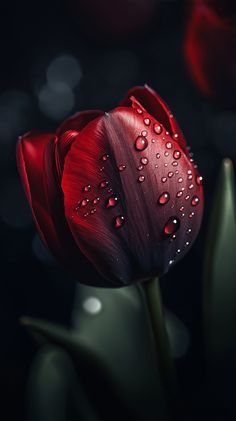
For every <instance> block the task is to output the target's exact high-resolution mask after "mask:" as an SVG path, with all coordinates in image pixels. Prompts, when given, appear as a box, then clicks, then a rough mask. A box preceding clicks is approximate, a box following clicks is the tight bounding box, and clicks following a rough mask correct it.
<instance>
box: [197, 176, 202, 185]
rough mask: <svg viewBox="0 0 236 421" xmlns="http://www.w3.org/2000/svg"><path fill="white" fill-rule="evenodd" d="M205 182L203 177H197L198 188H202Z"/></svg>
mask: <svg viewBox="0 0 236 421" xmlns="http://www.w3.org/2000/svg"><path fill="white" fill-rule="evenodd" d="M202 181H203V177H202V176H201V175H197V177H196V183H197V185H198V186H200V185H201V184H202Z"/></svg>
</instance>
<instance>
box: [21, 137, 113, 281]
mask: <svg viewBox="0 0 236 421" xmlns="http://www.w3.org/2000/svg"><path fill="white" fill-rule="evenodd" d="M54 153H55V135H52V134H39V133H28V134H26V135H25V136H23V137H22V138H21V139H20V141H19V143H18V147H17V162H18V168H19V173H20V175H21V179H22V182H23V185H24V188H25V191H26V195H27V198H28V201H29V204H30V206H31V209H32V213H33V217H34V220H35V223H36V226H37V229H38V232H39V235H40V237H41V239H42V241H43V242H44V244H45V245H46V246H47V247H48V248H49V249H50V250H51V252H52V253H53V255H54V256H55V257H56V258H58V259H59V260H60V261H61V262H62V263H63V264H64V265H66V266H69V267H70V269H71V270H72V271H74V272H75V273H78V274H79V276H80V279H81V281H84V282H85V283H90V280H91V283H93V282H97V283H96V284H97V285H99V284H101V285H106V282H105V281H104V280H102V279H101V277H98V274H97V273H96V272H95V271H94V270H93V268H92V267H91V265H90V264H89V263H88V261H87V259H86V258H84V256H83V255H82V254H81V253H80V251H79V249H78V248H77V247H76V245H75V243H74V240H73V237H72V235H71V233H70V230H69V227H68V224H67V222H66V219H65V216H64V204H63V194H62V191H61V188H60V187H59V185H58V179H57V172H56V164H55V160H54Z"/></svg>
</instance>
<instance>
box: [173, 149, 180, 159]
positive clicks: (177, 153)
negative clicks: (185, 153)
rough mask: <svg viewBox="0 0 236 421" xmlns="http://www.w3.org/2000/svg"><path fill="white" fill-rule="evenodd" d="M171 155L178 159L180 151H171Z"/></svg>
mask: <svg viewBox="0 0 236 421" xmlns="http://www.w3.org/2000/svg"><path fill="white" fill-rule="evenodd" d="M173 157H174V159H179V158H180V157H181V152H180V151H178V150H177V149H176V150H175V151H174V153H173Z"/></svg>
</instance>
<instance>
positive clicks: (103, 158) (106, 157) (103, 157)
mask: <svg viewBox="0 0 236 421" xmlns="http://www.w3.org/2000/svg"><path fill="white" fill-rule="evenodd" d="M108 158H109V155H108V154H107V153H106V154H104V155H102V160H103V161H107V160H108Z"/></svg>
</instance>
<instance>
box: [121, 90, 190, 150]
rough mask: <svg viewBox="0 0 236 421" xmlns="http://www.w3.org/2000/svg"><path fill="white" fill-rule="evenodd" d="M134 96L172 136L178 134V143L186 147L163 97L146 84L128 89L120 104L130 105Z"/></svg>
mask: <svg viewBox="0 0 236 421" xmlns="http://www.w3.org/2000/svg"><path fill="white" fill-rule="evenodd" d="M132 96H133V97H135V98H136V99H137V100H138V101H139V102H140V104H141V105H142V106H143V107H144V108H145V109H146V110H147V112H148V113H149V114H151V115H152V116H153V117H154V118H155V119H156V120H157V121H159V122H160V123H162V124H163V126H164V127H165V129H166V130H167V131H168V132H170V134H171V135H172V136H173V135H175V134H177V135H178V140H177V141H178V143H179V145H180V146H181V147H182V148H185V147H186V141H185V139H184V136H183V133H182V131H181V130H180V127H179V125H178V123H177V121H176V120H175V118H174V117H173V114H172V112H171V111H170V109H169V107H168V106H167V104H166V103H165V102H164V101H163V99H162V98H161V97H160V96H159V95H158V94H157V93H156V92H155V91H154V90H153V89H152V88H150V87H149V86H148V85H145V86H136V87H134V88H132V89H130V90H129V91H128V93H127V95H126V97H125V98H124V99H123V101H121V105H124V106H131V104H132V100H131V97H132Z"/></svg>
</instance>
